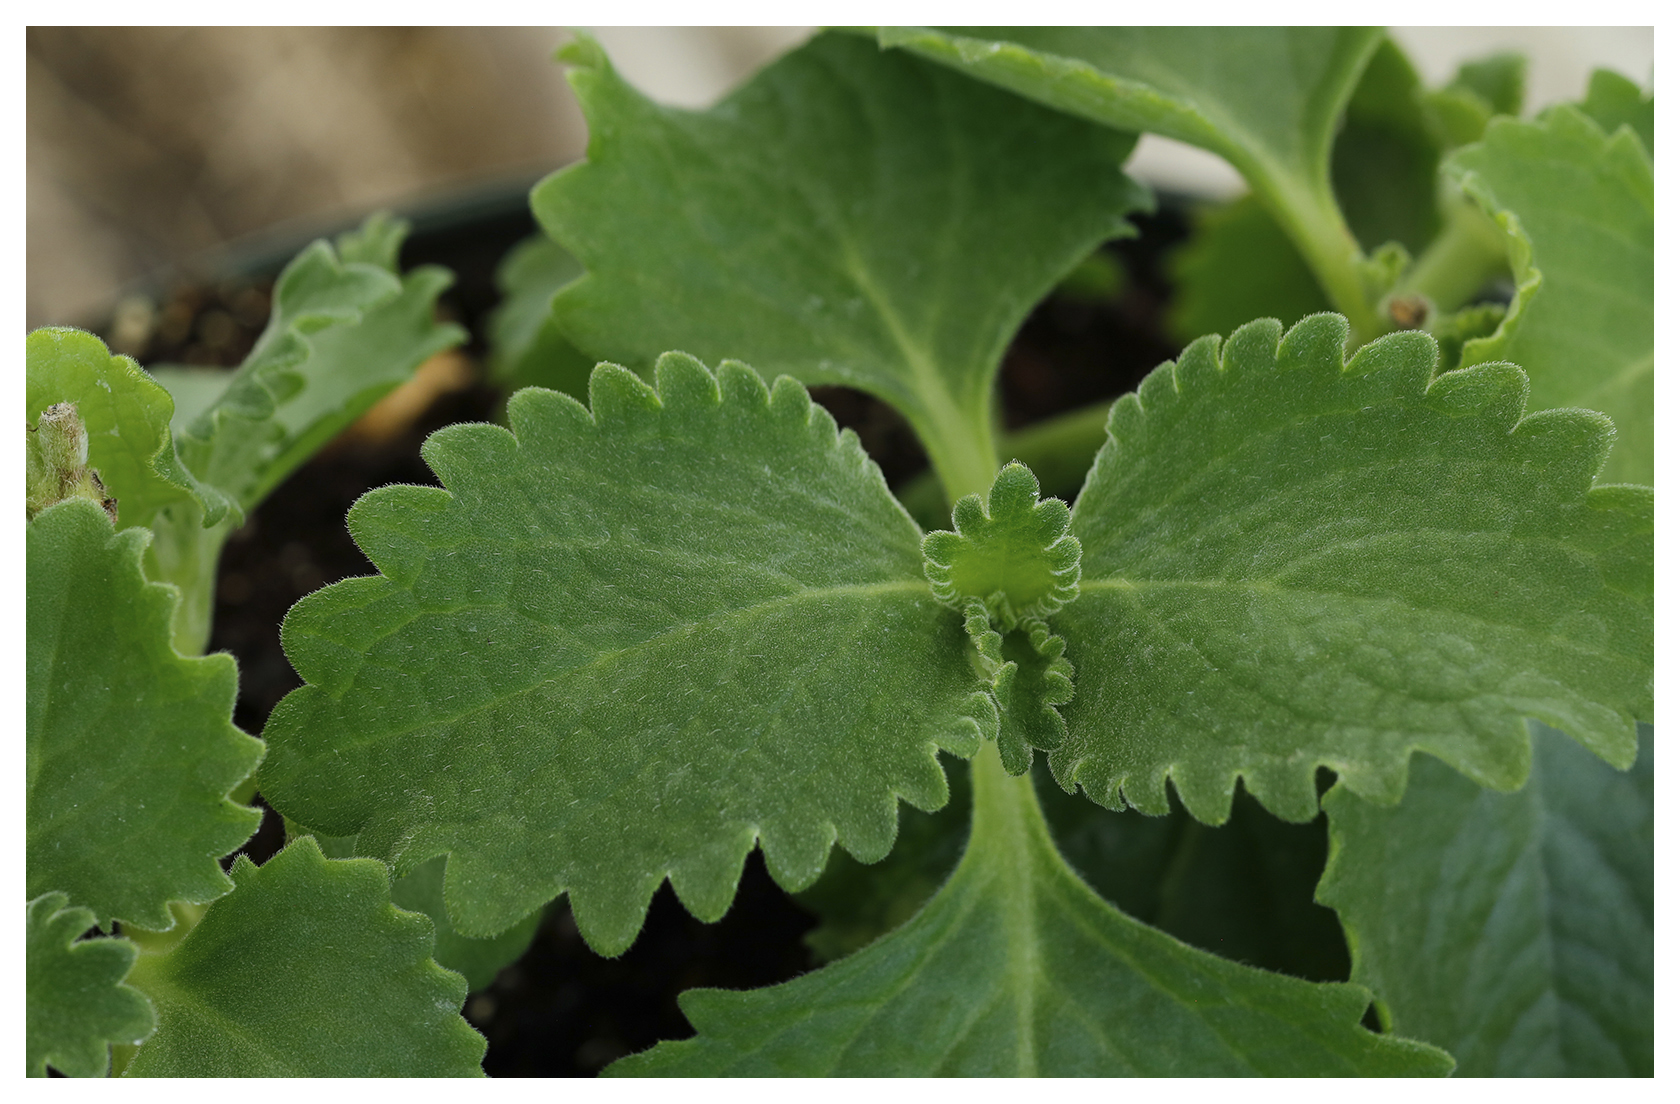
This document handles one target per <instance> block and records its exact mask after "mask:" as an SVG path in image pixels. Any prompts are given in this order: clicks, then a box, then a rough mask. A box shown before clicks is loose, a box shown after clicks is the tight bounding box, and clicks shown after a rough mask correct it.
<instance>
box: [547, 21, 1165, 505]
mask: <svg viewBox="0 0 1680 1104" xmlns="http://www.w3.org/2000/svg"><path fill="white" fill-rule="evenodd" d="M566 57H567V59H568V60H570V61H572V62H574V63H575V64H576V65H577V66H578V67H577V68H575V69H573V70H572V72H571V81H572V84H573V86H574V87H575V88H576V89H577V93H578V98H579V100H580V101H581V102H582V104H583V108H584V113H585V115H586V117H587V118H588V119H589V125H590V144H589V158H588V160H587V161H584V162H582V163H580V164H578V165H574V166H572V167H570V168H567V169H564V170H562V171H561V172H559V173H557V174H555V175H554V176H552V177H550V178H549V179H548V180H547V181H545V182H543V183H542V184H540V185H539V186H538V187H537V189H536V190H535V191H534V192H533V193H532V208H533V210H534V211H535V212H536V215H537V218H538V220H539V221H540V222H541V223H542V225H543V228H544V229H545V230H547V231H548V233H549V234H550V235H552V236H553V237H554V238H555V239H556V240H558V241H559V242H560V243H561V244H563V245H564V246H565V247H566V248H567V249H569V250H570V251H571V252H572V254H573V255H575V256H576V257H577V258H578V259H579V260H580V261H582V262H583V264H584V266H585V268H587V269H588V274H587V275H586V276H584V277H582V278H581V279H579V280H577V281H575V282H574V283H572V284H569V285H567V287H565V288H564V289H563V290H562V291H561V292H560V294H559V296H558V297H557V298H556V300H555V312H556V318H557V319H558V320H559V322H560V326H561V329H562V331H563V332H564V333H565V335H566V336H567V337H568V338H570V339H571V340H572V341H574V342H576V343H577V344H578V345H579V347H581V348H583V349H585V350H586V351H588V352H591V353H594V354H596V355H597V356H601V357H605V358H610V359H613V360H615V361H619V362H622V363H625V364H628V365H631V366H632V367H636V368H638V369H639V368H641V367H643V366H644V365H647V364H650V363H651V362H652V361H653V358H654V357H655V356H657V355H658V354H659V353H661V352H663V351H665V350H666V349H684V350H686V351H688V352H690V353H693V354H694V355H696V356H699V357H701V358H703V359H705V360H706V361H708V362H716V361H717V360H721V359H723V358H725V357H739V358H741V359H743V360H746V361H748V362H750V363H752V364H753V365H754V366H756V367H757V368H758V369H759V370H760V371H762V372H764V373H765V374H766V375H776V374H780V373H784V372H785V373H787V374H788V375H791V376H794V377H795V378H797V379H799V380H802V381H804V382H806V383H838V384H845V385H846V386H849V387H856V388H860V389H862V390H864V391H868V392H870V393H871V394H874V395H876V396H878V397H880V398H882V399H884V400H886V401H887V402H889V403H891V404H893V405H894V406H896V407H897V408H898V409H899V410H901V411H903V412H904V414H905V415H906V416H907V417H908V418H909V419H910V421H911V423H912V424H914V425H915V426H916V428H917V431H918V433H919V434H920V436H921V439H922V442H923V444H924V445H925V446H926V447H927V449H928V450H929V454H930V455H931V457H932V459H933V465H934V467H935V468H936V469H938V470H939V471H940V472H941V474H942V475H943V476H944V477H945V478H947V479H955V480H957V482H958V485H960V486H962V487H964V488H974V489H977V488H979V487H981V486H984V485H987V484H989V483H990V480H991V477H992V475H993V474H994V473H995V471H996V460H995V458H994V457H993V456H992V454H991V446H990V441H989V435H990V425H991V414H990V409H991V401H992V384H993V380H994V379H995V377H996V374H997V370H998V365H999V363H1000V361H1001V360H1002V358H1003V352H1004V349H1005V348H1006V347H1007V346H1008V344H1009V340H1010V338H1011V337H1013V336H1014V334H1015V331H1016V330H1017V329H1018V328H1019V326H1020V324H1021V322H1022V321H1023V320H1024V319H1025V318H1026V316H1027V313H1028V312H1029V311H1030V310H1031V309H1032V308H1033V306H1034V305H1035V304H1036V303H1037V302H1038V301H1039V300H1040V299H1042V298H1043V297H1044V296H1045V295H1046V294H1047V293H1048V292H1049V291H1050V289H1051V288H1052V287H1054V286H1055V284H1056V282H1057V281H1058V280H1059V279H1061V277H1062V276H1064V275H1065V274H1066V273H1068V272H1069V271H1071V270H1072V269H1073V268H1074V267H1075V266H1076V265H1077V264H1079V262H1080V261H1081V260H1082V259H1084V258H1085V257H1086V256H1088V255H1089V254H1090V252H1091V251H1092V249H1093V248H1095V247H1096V246H1097V245H1099V244H1101V243H1102V242H1103V241H1105V240H1108V239H1110V238H1117V237H1124V236H1129V235H1130V234H1131V233H1132V232H1133V231H1132V229H1131V227H1130V226H1129V225H1128V223H1127V222H1126V221H1125V216H1126V215H1127V214H1128V213H1130V212H1132V211H1135V210H1139V209H1141V208H1143V207H1146V206H1147V205H1148V204H1149V199H1148V196H1147V193H1146V192H1144V190H1143V189H1142V188H1140V187H1139V186H1138V185H1136V184H1134V183H1133V182H1132V181H1130V180H1129V179H1127V178H1126V177H1125V176H1123V175H1122V174H1121V173H1120V163H1121V162H1122V161H1124V160H1125V158H1126V155H1127V153H1128V152H1129V151H1130V149H1131V146H1132V143H1133V138H1132V136H1130V135H1121V134H1116V133H1114V132H1111V131H1108V130H1106V129H1104V128H1102V127H1099V126H1093V125H1091V124H1090V123H1087V122H1083V121H1081V120H1078V119H1074V118H1071V117H1068V116H1065V115H1061V114H1058V113H1056V112H1053V111H1047V110H1045V109H1044V108H1041V107H1038V106H1036V105H1034V104H1031V103H1027V102H1025V101H1023V100H1021V99H1020V98H1018V97H1015V96H1010V95H1007V94H1005V93H1002V92H999V91H996V90H994V89H991V88H987V87H986V86H984V85H982V84H979V83H977V82H975V81H970V80H966V79H964V78H962V77H960V76H957V75H954V74H951V73H949V72H946V71H945V70H943V69H941V68H940V67H938V66H935V65H930V64H927V63H926V62H922V61H919V60H917V59H915V58H912V57H909V56H907V55H904V54H899V53H887V54H883V53H882V52H881V51H880V50H879V49H878V48H877V47H876V46H875V45H874V44H873V43H870V42H867V41H860V40H858V39H856V38H853V37H850V36H845V35H832V34H829V35H818V36H817V37H816V38H815V39H813V40H812V41H811V42H809V43H808V44H806V45H805V46H803V47H801V48H800V49H798V50H795V51H793V52H792V53H790V54H788V55H787V56H786V57H784V58H781V59H780V60H778V61H776V62H775V63H773V64H771V65H770V66H768V67H766V68H765V69H764V70H763V71H761V72H760V73H758V74H757V75H756V76H754V77H753V78H752V79H751V80H750V81H748V82H747V83H746V84H745V85H743V86H742V87H741V88H739V89H738V90H736V91H735V92H733V93H732V94H730V95H729V96H728V97H727V98H726V99H724V100H723V101H722V102H721V103H720V104H718V105H717V106H716V107H714V108H712V109H711V110H709V111H705V112H691V111H683V110H678V109H674V108H665V107H659V106H657V105H655V104H653V103H651V102H650V101H648V100H647V99H646V98H644V97H643V96H641V95H640V94H639V93H637V92H636V91H635V90H634V89H632V88H631V87H630V86H629V85H628V84H627V83H625V82H624V81H623V80H622V79H621V78H620V77H619V76H618V75H617V74H616V73H615V72H614V71H613V70H612V68H611V67H610V66H609V65H608V63H607V61H606V58H605V56H604V55H603V54H602V53H601V52H600V49H599V47H597V46H595V45H594V44H593V43H592V42H590V41H589V40H587V39H583V40H580V41H579V42H578V43H576V44H574V45H573V46H571V47H569V48H568V52H567V54H566Z"/></svg>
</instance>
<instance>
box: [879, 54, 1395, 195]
mask: <svg viewBox="0 0 1680 1104" xmlns="http://www.w3.org/2000/svg"><path fill="white" fill-rule="evenodd" d="M879 34H880V40H881V42H882V44H883V45H886V46H898V47H903V48H905V49H908V50H912V51H914V52H916V53H918V54H921V55H923V56H924V57H929V58H933V59H934V60H937V61H940V62H942V63H944V64H946V65H951V66H953V67H955V68H958V69H961V70H962V71H963V72H966V73H969V74H970V75H972V76H975V77H978V78H979V79H981V80H985V81H990V82H992V83H994V84H999V85H1002V86H1003V87H1005V88H1009V89H1011V90H1013V91H1015V92H1018V93H1020V94H1021V95H1023V96H1027V97H1029V98H1031V99H1035V100H1038V101H1039V102H1041V103H1046V104H1049V105H1051V106H1053V107H1056V108H1058V109H1060V110H1063V111H1067V112H1071V113H1073V114H1075V115H1080V116H1083V117H1085V118H1088V119H1094V120H1096V121H1098V122H1102V123H1106V124H1107V125H1109V126H1112V127H1117V128H1119V129H1121V130H1128V131H1148V132H1150V133H1153V134H1162V135H1166V136H1167V137H1169V138H1176V139H1178V140H1179V141H1181V142H1188V143H1189V144H1191V145H1193V146H1200V147H1202V148H1203V149H1207V150H1212V151H1213V152H1214V153H1217V154H1219V155H1220V156H1222V157H1224V158H1225V159H1226V160H1228V161H1230V162H1231V163H1232V164H1233V165H1235V166H1236V167H1237V168H1238V169H1239V170H1240V171H1242V172H1243V174H1244V175H1245V176H1249V177H1250V179H1251V181H1252V179H1253V178H1254V176H1263V177H1266V178H1277V179H1281V180H1287V181H1290V182H1292V183H1294V184H1296V185H1297V186H1300V187H1304V188H1309V189H1310V188H1314V187H1317V186H1319V183H1320V182H1321V181H1323V180H1324V178H1325V174H1326V171H1327V169H1328V163H1329V156H1330V142H1331V138H1332V136H1333V135H1334V133H1335V126H1336V120H1337V115H1338V114H1339V113H1340V112H1341V110H1342V108H1343V107H1344V106H1345V105H1346V103H1347V100H1348V97H1349V96H1350V95H1351V94H1352V91H1353V88H1354V85H1355V83H1356V82H1357V81H1358V79H1359V76H1360V72H1361V71H1362V69H1363V68H1364V66H1365V63H1366V61H1367V59H1368V58H1369V57H1370V56H1371V53H1372V51H1374V50H1375V49H1376V47H1377V45H1378V43H1379V42H1380V41H1381V38H1382V31H1381V30H1379V29H1377V28H1371V27H1363V28H1361V27H1278V28H1262V27H1226V28H1219V27H1101V28H1093V27H964V28H953V29H951V30H949V31H944V30H932V29H929V28H923V27H897V28H883V29H882V30H881V31H880V32H879Z"/></svg>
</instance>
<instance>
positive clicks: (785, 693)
mask: <svg viewBox="0 0 1680 1104" xmlns="http://www.w3.org/2000/svg"><path fill="white" fill-rule="evenodd" d="M655 375H656V378H657V384H658V389H657V391H656V390H654V389H653V388H651V387H649V386H648V385H646V384H644V383H642V382H641V381H640V380H639V379H638V378H637V377H636V376H634V375H633V374H631V373H630V372H628V371H626V370H624V369H622V368H618V367H615V366H611V365H603V366H601V367H598V368H597V369H596V371H595V374H594V376H593V378H592V380H591V383H590V400H591V408H590V409H585V408H584V407H583V406H582V405H581V404H579V403H577V402H576V401H575V400H573V399H571V398H569V397H566V396H562V395H558V394H556V393H554V392H547V391H541V390H537V389H528V390H525V391H521V392H520V393H519V394H517V395H515V396H514V398H513V399H512V401H511V402H510V403H509V405H508V422H509V425H510V426H511V427H512V432H511V433H510V432H508V431H507V430H503V429H500V428H497V427H492V426H483V425H462V426H454V427H450V428H447V429H444V430H441V431H439V432H438V433H436V434H434V435H433V436H432V437H431V438H430V439H429V440H428V441H427V443H426V445H425V448H424V450H423V455H424V456H425V458H426V461H427V463H428V464H430V465H431V467H432V469H433V470H434V471H435V472H437V473H438V475H439V477H440V479H441V480H442V481H443V484H444V488H443V489H439V488H431V487H387V488H382V489H380V490H378V491H374V492H372V493H371V494H369V495H367V496H365V497H364V498H363V499H362V500H361V501H360V502H358V503H357V505H356V506H355V507H354V508H353V509H352V511H351V514H350V529H351V532H352V534H353V535H354V536H355V537H356V539H357V541H358V543H359V544H360V546H361V547H362V549H363V550H364V551H365V552H366V553H367V554H368V556H369V558H370V559H371V560H372V561H373V562H374V564H375V565H376V566H377V567H379V568H380V570H381V572H382V574H381V575H380V576H376V577H371V578H362V579H350V580H346V581H344V582H341V583H338V584H336V585H334V586H332V587H328V588H326V589H325V590H322V591H318V592H317V593H315V594H313V595H310V596H309V597H307V598H305V599H304V600H303V601H301V602H300V603H299V604H298V605H297V606H295V607H293V609H292V612H291V613H290V614H289V615H288V617H287V620H286V623H285V626H284V630H283V634H282V641H283V643H284V644H285V647H286V651H287V655H288V656H289V657H290V658H291V660H292V663H293V665H294V666H295V667H296V668H297V669H298V671H299V672H300V673H301V674H302V675H303V676H304V678H305V679H306V680H307V681H308V683H309V685H306V686H305V687H303V688H301V689H299V690H297V691H294V692H293V693H292V694H291V695H289V696H288V697H287V698H286V699H285V700H284V701H282V702H281V703H280V705H279V706H278V707H277V708H276V709H275V711H274V713H273V714H272V715H271V717H270V719H269V723H268V727H267V729H266V730H265V736H266V737H267V739H268V740H269V747H270V753H269V754H270V757H269V762H268V766H267V768H265V770H264V772H263V774H262V777H261V788H262V792H263V794H264V796H265V797H267V798H268V799H269V800H270V801H271V802H272V803H273V804H274V806H275V807H276V808H277V809H280V810H281V811H282V812H284V813H285V814H286V815H287V816H289V817H291V818H293V819H294V820H297V821H298V822H300V823H301V824H304V825H308V826H310V827H311V828H313V829H316V830H319V831H321V832H323V833H326V834H329V835H349V834H354V833H360V836H359V838H358V841H357V847H358V849H359V850H361V851H362V852H363V853H365V854H370V855H375V856H377V857H380V858H384V859H387V860H388V861H393V862H395V863H396V864H397V870H398V872H399V873H406V872H407V871H409V870H411V869H413V868H414V867H415V866H417V865H419V864H420V863H421V862H424V861H425V860H427V859H429V858H432V857H433V856H436V855H439V854H443V853H446V852H447V853H449V854H450V856H451V857H450V859H449V863H448V868H447V871H446V874H445V878H444V898H445V901H446V902H447V905H448V910H449V915H450V918H451V920H452V921H453V922H454V925H455V927H456V930H457V931H459V932H461V933H462V934H464V935H468V936H474V937H478V936H488V935H493V934H495V933H497V932H500V931H502V930H504V929H506V928H507V927H509V926H510V925H512V924H513V923H514V922H515V921H517V920H519V919H521V918H522V917H525V916H527V915H529V914H530V913H531V912H532V911H533V910H534V909H536V908H537V907H538V906H540V905H541V904H543V903H544V902H546V901H548V900H550V899H551V898H553V897H554V896H555V895H556V894H557V893H559V892H561V891H568V892H569V893H570V895H571V904H572V911H573V915H574V916H575V917H576V919H577V922H578V927H579V930H580V931H581V932H582V933H583V935H584V937H585V938H586V939H587V940H588V941H589V942H590V945H591V946H593V947H595V948H596V949H597V950H599V951H602V952H603V953H606V954H616V953H618V952H619V951H622V950H623V949H624V948H625V947H627V946H628V945H629V943H630V941H631V940H632V939H633V938H634V936H635V933H636V931H637V930H638V928H639V927H640V925H641V920H642V916H643V914H644V912H645V910H646V907H647V902H648V900H649V899H650V898H651V896H652V895H653V892H654V890H655V889H656V888H658V886H659V884H660V882H662V881H664V880H665V879H666V878H669V879H670V881H671V884H672V887H673V889H675V890H676V893H677V896H678V897H679V899H681V900H682V901H683V903H684V904H685V905H686V906H687V907H688V908H689V909H690V911H692V912H693V913H694V914H695V915H697V916H699V917H701V918H702V919H707V920H710V919H715V918H716V917H718V916H721V915H722V914H723V912H724V910H725V909H726V908H727V907H728V905H729V902H730V900H731V899H732V897H733V895H734V892H735V885H736V881H737V879H738V877H739V874H740V869H741V863H742V861H743V859H744V857H745V855H746V853H747V851H748V850H749V849H751V847H752V846H753V845H754V843H755V842H756V843H758V844H759V846H761V847H762V848H763V849H764V853H765V857H766V860H767V862H768V865H769V869H770V871H771V873H772V874H773V875H774V876H775V877H776V879H777V880H778V881H780V882H781V883H782V884H783V885H784V886H786V887H788V888H789V889H798V888H801V887H803V886H805V885H808V884H810V883H811V881H813V880H814V879H815V878H816V876H817V874H818V873H819V872H820V871H821V869H822V866H823V863H824V861H825V859H826V856H827V854H828V851H829V848H830V845H831V844H832V843H834V842H835V841H836V840H838V841H839V842H840V843H841V844H842V845H843V846H844V847H845V848H846V849H847V850H849V851H851V852H852V853H853V854H855V855H857V856H859V857H860V858H864V859H866V860H873V859H877V858H879V857H880V856H882V855H884V854H885V853H886V852H887V850H888V849H889V848H890V847H891V845H892V840H893V833H894V829H895V826H896V819H897V818H896V801H897V798H899V797H902V798H904V799H905V800H907V801H910V802H911V803H912V804H915V805H916V806H918V807H920V808H928V809H931V808H936V807H938V806H939V805H942V804H943V803H944V802H945V800H946V797H947V787H946V782H945V777H944V774H943V772H942V771H941V769H940V767H939V765H938V763H937V761H936V755H935V752H936V749H939V748H943V749H945V750H947V751H951V752H953V753H955V754H958V755H961V756H967V755H971V754H973V752H974V750H975V748H976V747H977V746H978V743H979V740H980V738H981V736H982V735H985V736H988V737H989V736H992V735H994V734H995V733H996V731H997V727H996V726H997V713H996V708H995V706H994V705H993V704H992V701H991V699H990V697H989V696H988V695H987V694H986V693H985V692H984V690H983V689H982V686H981V684H980V681H979V679H978V677H977V676H976V674H975V672H974V670H973V668H972V667H971V666H970V663H969V660H968V657H967V652H968V646H967V644H966V642H965V637H964V634H963V628H962V624H961V621H960V618H959V617H958V615H957V614H956V613H955V612H953V611H949V610H947V609H945V608H944V607H943V606H941V605H939V604H938V602H937V601H936V600H935V599H934V597H933V595H932V594H931V593H930V592H929V590H928V586H927V582H926V580H925V579H924V578H923V577H922V571H921V554H920V542H921V531H920V530H919V529H918V528H917V526H916V524H915V523H914V522H913V521H911V520H910V518H909V516H908V515H907V514H905V513H904V511H903V509H902V508H901V507H900V506H899V505H898V503H897V502H896V501H895V500H894V499H893V497H892V495H891V494H890V493H889V492H888V491H887V488H886V485H885V483H884V481H883V480H882V478H881V475H880V470H879V469H878V468H876V467H875V465H874V464H873V463H872V462H870V461H869V459H868V458H867V457H866V456H865V455H864V454H863V451H862V449H861V448H860V447H859V445H858V442H857V439H856V437H855V436H854V435H852V434H851V433H850V432H846V433H844V434H839V433H837V431H836V428H835V425H834V421H833V419H832V418H831V417H830V416H829V415H828V414H827V412H826V411H824V410H822V408H820V407H818V406H815V405H813V404H812V402H811V400H810V397H809V395H808V394H807V393H806V392H805V389H804V388H803V387H801V386H800V385H799V384H798V383H796V382H795V381H793V380H791V379H786V378H784V379H781V380H778V381H777V383H776V385H775V387H774V388H773V389H771V388H767V387H766V386H765V384H764V382H763V381H762V379H761V378H760V377H759V376H758V375H757V374H756V373H755V372H753V371H752V370H751V369H750V368H747V367H746V366H744V365H740V364H734V363H725V364H724V365H723V366H722V367H721V368H720V369H719V370H718V372H717V374H716V375H714V374H713V373H712V372H710V371H708V370H707V369H706V368H705V367H704V366H702V365H701V364H700V363H699V362H698V361H695V360H694V359H692V358H689V357H686V356H682V355H678V354H671V355H668V356H666V357H663V358H661V359H660V361H659V364H658V366H657V370H656V373H655Z"/></svg>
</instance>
